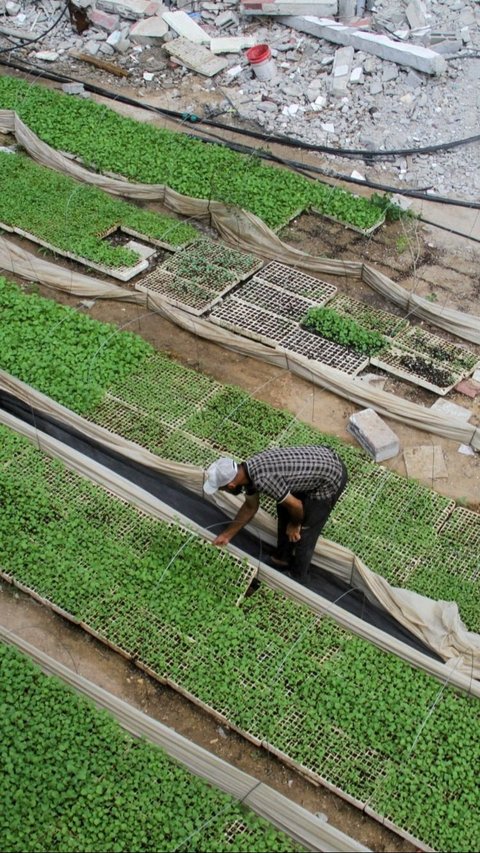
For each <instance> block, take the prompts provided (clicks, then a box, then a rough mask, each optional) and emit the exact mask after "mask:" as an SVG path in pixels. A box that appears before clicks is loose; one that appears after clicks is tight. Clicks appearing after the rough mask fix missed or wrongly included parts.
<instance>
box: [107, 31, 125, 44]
mask: <svg viewBox="0 0 480 853" xmlns="http://www.w3.org/2000/svg"><path fill="white" fill-rule="evenodd" d="M122 39H123V33H122V31H121V30H114V32H113V33H110V35H109V36H108V38H107V44H109V45H110V46H111V47H113V48H116V47H117V44H118V43H119V42H120V41H121V40H122Z"/></svg>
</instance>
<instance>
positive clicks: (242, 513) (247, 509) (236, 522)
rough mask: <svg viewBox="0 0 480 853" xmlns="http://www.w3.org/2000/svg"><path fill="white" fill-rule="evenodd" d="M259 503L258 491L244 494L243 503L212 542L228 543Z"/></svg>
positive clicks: (247, 520) (247, 521)
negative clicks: (229, 522)
mask: <svg viewBox="0 0 480 853" xmlns="http://www.w3.org/2000/svg"><path fill="white" fill-rule="evenodd" d="M259 504H260V498H259V496H258V492H255V494H253V495H246V496H245V501H244V503H243V505H242V506H241V507H240V509H239V510H238V512H237V514H236V516H235V518H234V519H233V521H232V522H231V524H229V525H228V527H227V529H226V530H224V531H223V533H220V534H219V535H218V536H217V538H216V539H214V540H213V544H214V545H219V546H221V545H228V543H229V542H230V541H231V539H233V537H234V536H236V534H237V533H238V531H239V530H241V529H242V527H245V525H246V524H248V523H249V522H250V521H251V520H252V518H253V516H254V515H255V513H256V511H257V509H258V507H259Z"/></svg>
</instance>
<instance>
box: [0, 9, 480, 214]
mask: <svg viewBox="0 0 480 853" xmlns="http://www.w3.org/2000/svg"><path fill="white" fill-rule="evenodd" d="M249 5H250V6H252V5H253V6H254V7H255V8H249ZM64 8H65V5H64V3H63V0H45V2H43V3H40V4H39V3H31V2H29V0H17V1H16V2H14V0H6V2H1V0H0V49H3V48H8V49H11V50H10V53H7V54H6V55H7V56H9V55H11V58H12V59H15V57H18V59H19V60H21V59H23V60H27V61H29V62H31V63H33V64H34V65H36V66H37V67H42V66H44V67H45V68H46V67H48V69H49V70H50V71H51V70H54V71H55V70H58V73H60V74H66V75H68V76H71V77H73V78H77V79H81V78H82V76H83V75H84V74H85V69H86V66H85V64H84V63H83V62H81V61H79V60H78V58H77V57H78V54H82V55H89V56H91V57H96V58H97V59H100V58H103V59H106V60H108V62H109V63H110V64H111V66H113V65H116V66H118V68H119V69H121V70H123V71H124V72H125V73H126V74H127V75H128V76H126V77H125V78H119V77H117V76H115V77H113V76H111V75H110V74H108V73H106V72H102V71H98V70H95V71H94V70H93V69H92V67H91V66H90V67H89V69H88V73H89V75H90V74H97V75H98V78H97V79H98V80H100V84H101V85H104V86H105V88H111V89H116V88H117V87H120V88H128V89H129V94H133V96H134V97H135V96H137V97H139V98H141V97H148V98H150V99H153V100H154V102H155V103H156V104H157V105H159V106H166V107H167V108H168V109H178V111H180V112H188V113H194V114H197V115H200V116H201V115H202V114H203V115H206V116H207V115H208V116H209V117H211V116H213V115H220V114H221V115H222V122H227V123H228V117H229V115H230V116H232V118H234V119H235V120H236V122H237V123H238V121H240V122H247V123H248V125H249V126H250V127H254V128H256V129H263V131H264V132H265V133H266V134H267V135H269V134H275V133H279V134H283V135H287V136H290V137H295V138H298V139H299V140H301V141H302V142H304V143H307V144H310V145H320V146H322V145H328V146H331V147H338V148H341V149H360V150H363V151H365V157H363V158H359V159H357V161H356V163H352V162H351V161H349V162H350V168H349V169H345V162H346V161H345V160H344V159H342V158H338V157H335V155H332V154H329V155H328V156H327V157H326V159H327V161H328V164H329V165H330V166H331V168H332V169H333V170H334V171H337V172H341V173H345V172H346V171H348V172H349V173H352V171H353V172H355V173H356V174H360V175H361V176H362V177H363V176H365V178H366V179H367V180H369V179H371V180H376V181H377V182H382V183H388V184H390V185H392V186H395V187H396V188H397V190H398V193H399V194H401V192H402V189H403V188H409V189H416V188H422V189H424V190H427V191H428V192H429V194H430V195H432V196H434V195H435V194H438V195H442V196H453V197H459V198H466V199H472V198H473V199H474V200H476V199H477V198H478V193H479V191H480V146H478V145H476V146H475V145H466V146H462V147H458V148H455V149H452V150H450V151H437V152H435V154H434V155H432V154H428V153H425V154H411V155H408V156H404V155H398V156H391V157H389V158H388V159H387V160H379V161H377V160H374V159H373V158H370V159H369V157H368V154H369V152H372V151H389V150H394V151H395V150H401V149H404V148H405V149H413V150H414V149H416V148H423V147H428V146H434V145H438V144H439V143H446V142H449V141H455V140H458V139H464V138H468V137H470V136H475V135H476V134H478V116H479V115H480V86H479V80H480V2H479V0H366V2H359V0H242V2H239V0H195V2H193V0H173V2H168V3H167V2H166V3H162V2H160V0H72V3H71V4H70V8H71V9H73V10H74V12H75V14H71V15H70V14H69V13H68V12H66V11H65V12H64V13H63V15H62V14H61V13H62V9H64ZM57 19H58V21H57ZM55 21H57V23H56V25H55V26H53V27H52V25H53V24H54V23H55ZM51 27H52V29H50V28H51ZM49 29H50V31H49V32H47V30H49ZM12 31H13V34H12ZM42 33H46V34H45V36H44V37H42ZM33 39H36V41H34V42H33ZM29 41H30V42H31V43H30V44H29V43H28V42H29ZM263 43H265V44H268V45H269V47H270V49H271V52H272V58H273V60H274V62H275V68H276V74H275V77H274V78H273V79H271V80H266V81H264V80H259V79H258V78H257V77H256V76H255V73H254V71H253V69H252V66H251V65H250V64H249V61H248V59H247V56H246V49H247V48H248V47H250V46H253V45H254V44H263ZM78 96H80V97H82V96H85V92H83V93H81V92H79V95H78ZM355 166H356V169H355V168H354V167H355ZM386 173H387V174H386Z"/></svg>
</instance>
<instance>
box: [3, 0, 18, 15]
mask: <svg viewBox="0 0 480 853" xmlns="http://www.w3.org/2000/svg"><path fill="white" fill-rule="evenodd" d="M21 8H22V7H21V6H20V3H14V2H13V0H7V2H6V3H5V9H6V12H7V15H10V17H11V18H14V17H15V16H16V15H18V13H19V12H20V10H21Z"/></svg>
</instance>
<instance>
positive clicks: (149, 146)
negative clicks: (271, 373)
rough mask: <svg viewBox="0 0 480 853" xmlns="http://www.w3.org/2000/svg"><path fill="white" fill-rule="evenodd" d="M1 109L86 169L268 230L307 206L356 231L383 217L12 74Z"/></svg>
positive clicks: (291, 177) (324, 189)
mask: <svg viewBox="0 0 480 853" xmlns="http://www.w3.org/2000/svg"><path fill="white" fill-rule="evenodd" d="M0 106H1V107H2V108H3V109H12V110H15V111H16V112H17V114H18V115H19V116H20V117H21V118H22V120H23V121H24V122H25V123H26V124H27V125H28V127H29V128H31V130H33V132H34V133H36V134H38V136H39V137H40V138H41V139H43V140H44V141H45V142H48V144H49V145H51V146H53V147H54V148H57V149H60V150H62V151H68V152H70V153H71V154H75V155H76V156H77V157H79V158H81V159H82V160H83V162H84V163H85V164H86V165H87V166H89V167H90V168H92V169H95V170H97V171H99V172H113V173H115V174H120V175H123V176H124V177H126V178H128V179H129V180H132V181H136V182H145V183H155V184H156V183H159V184H165V185H167V186H168V187H171V188H172V189H174V190H176V191H177V192H179V193H182V194H184V195H188V196H192V197H194V198H200V199H215V200H217V201H223V202H224V203H225V204H227V205H235V206H238V207H240V208H244V209H245V210H249V211H251V212H252V213H255V214H256V215H257V216H259V217H261V218H262V219H263V220H264V221H265V222H266V223H267V224H268V225H269V226H270V227H271V228H279V227H280V226H282V225H285V224H286V223H287V222H288V221H289V220H290V219H291V218H292V217H293V216H294V215H296V214H297V213H298V212H300V211H302V210H306V209H309V208H313V209H315V210H318V211H320V212H321V213H325V214H327V215H329V216H332V217H334V218H336V219H338V220H340V221H341V222H344V223H346V224H350V225H353V226H354V227H357V228H360V229H367V230H368V229H370V228H372V227H374V226H375V225H378V224H379V222H380V221H382V220H383V216H384V211H383V209H382V208H379V206H378V204H376V203H372V202H371V201H370V200H369V199H367V198H362V197H359V196H356V195H353V194H351V193H349V192H346V191H345V190H342V189H338V188H336V187H332V186H329V185H327V184H322V183H320V182H319V181H313V180H310V179H308V178H305V177H303V176H301V175H298V174H296V173H294V172H292V171H289V170H286V169H280V168H276V167H274V166H271V165H267V164H266V162H265V161H264V160H261V159H260V157H258V156H253V157H252V156H249V155H245V154H240V153H238V152H236V151H232V150H231V149H229V148H227V147H223V146H219V145H215V144H207V143H205V142H203V141H200V140H198V139H195V138H192V137H189V136H187V135H186V134H180V133H175V132H173V131H168V130H162V129H159V128H156V127H153V126H152V125H149V124H145V123H141V122H136V121H134V120H132V119H128V118H124V117H122V116H120V115H118V113H115V112H113V110H109V109H108V108H107V107H105V106H102V105H99V104H95V103H94V102H92V101H87V100H83V99H80V98H78V99H75V98H70V97H69V96H67V95H62V94H59V93H58V92H55V91H53V90H51V89H46V88H44V87H41V86H35V85H31V84H30V83H26V82H24V81H22V80H17V79H14V78H12V77H7V76H2V77H1V78H0Z"/></svg>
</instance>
